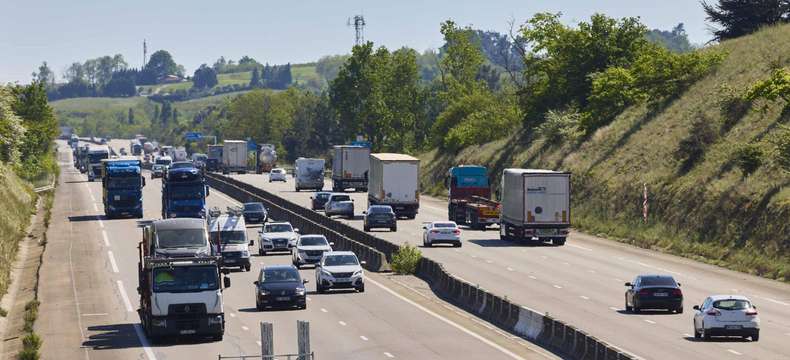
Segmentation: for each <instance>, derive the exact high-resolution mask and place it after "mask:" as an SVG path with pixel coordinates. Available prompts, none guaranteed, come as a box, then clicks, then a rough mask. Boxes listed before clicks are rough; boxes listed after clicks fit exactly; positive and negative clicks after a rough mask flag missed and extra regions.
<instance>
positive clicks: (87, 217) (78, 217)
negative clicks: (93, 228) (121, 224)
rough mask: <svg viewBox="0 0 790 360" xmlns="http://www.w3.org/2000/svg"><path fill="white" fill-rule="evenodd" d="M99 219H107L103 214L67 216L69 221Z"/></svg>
mask: <svg viewBox="0 0 790 360" xmlns="http://www.w3.org/2000/svg"><path fill="white" fill-rule="evenodd" d="M99 220H107V218H106V217H105V216H104V215H77V216H69V221H71V222H80V221H99Z"/></svg>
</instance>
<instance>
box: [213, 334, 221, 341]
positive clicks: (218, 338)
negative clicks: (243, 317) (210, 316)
mask: <svg viewBox="0 0 790 360" xmlns="http://www.w3.org/2000/svg"><path fill="white" fill-rule="evenodd" d="M223 335H224V334H217V335H214V336H213V337H212V339H213V340H214V341H222V337H223Z"/></svg>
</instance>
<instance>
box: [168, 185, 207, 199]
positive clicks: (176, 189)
mask: <svg viewBox="0 0 790 360" xmlns="http://www.w3.org/2000/svg"><path fill="white" fill-rule="evenodd" d="M168 188H170V199H173V200H190V199H202V198H203V191H204V190H205V187H204V186H203V184H194V185H192V184H187V185H180V184H177V183H173V184H170V185H168Z"/></svg>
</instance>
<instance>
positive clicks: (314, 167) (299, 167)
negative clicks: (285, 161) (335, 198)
mask: <svg viewBox="0 0 790 360" xmlns="http://www.w3.org/2000/svg"><path fill="white" fill-rule="evenodd" d="M294 180H295V187H296V191H299V190H302V189H312V190H315V191H321V190H322V189H323V188H324V159H309V158H298V159H296V162H295V163H294Z"/></svg>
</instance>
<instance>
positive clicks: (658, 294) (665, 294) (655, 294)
mask: <svg viewBox="0 0 790 360" xmlns="http://www.w3.org/2000/svg"><path fill="white" fill-rule="evenodd" d="M668 295H669V294H667V293H664V292H660V293H653V296H660V297H663V296H668Z"/></svg>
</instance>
